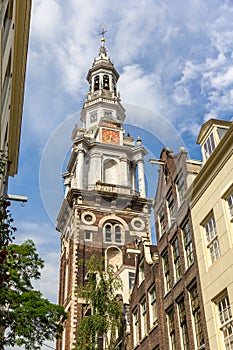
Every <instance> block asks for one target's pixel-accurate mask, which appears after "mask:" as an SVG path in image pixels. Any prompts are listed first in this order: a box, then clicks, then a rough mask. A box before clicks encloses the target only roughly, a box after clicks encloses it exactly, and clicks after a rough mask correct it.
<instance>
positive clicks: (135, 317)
mask: <svg viewBox="0 0 233 350" xmlns="http://www.w3.org/2000/svg"><path fill="white" fill-rule="evenodd" d="M138 342H139V324H138V308H137V307H136V308H135V309H134V311H133V344H134V346H136V345H137V343H138Z"/></svg>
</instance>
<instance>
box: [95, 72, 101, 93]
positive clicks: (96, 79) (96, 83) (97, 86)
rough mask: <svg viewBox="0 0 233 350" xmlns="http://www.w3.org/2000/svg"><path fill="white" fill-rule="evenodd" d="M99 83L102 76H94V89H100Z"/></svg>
mask: <svg viewBox="0 0 233 350" xmlns="http://www.w3.org/2000/svg"><path fill="white" fill-rule="evenodd" d="M99 85H100V77H99V75H97V76H96V77H95V78H94V91H97V90H99Z"/></svg>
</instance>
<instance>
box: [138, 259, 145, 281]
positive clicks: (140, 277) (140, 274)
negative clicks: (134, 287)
mask: <svg viewBox="0 0 233 350" xmlns="http://www.w3.org/2000/svg"><path fill="white" fill-rule="evenodd" d="M144 269H145V265H144V259H142V260H141V261H140V263H139V266H138V283H139V285H140V284H141V283H142V282H143V281H144V280H145V271H144Z"/></svg>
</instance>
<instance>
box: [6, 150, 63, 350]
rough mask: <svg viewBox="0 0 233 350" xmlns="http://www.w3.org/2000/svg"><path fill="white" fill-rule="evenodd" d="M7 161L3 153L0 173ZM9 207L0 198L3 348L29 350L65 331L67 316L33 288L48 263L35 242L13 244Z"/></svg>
mask: <svg viewBox="0 0 233 350" xmlns="http://www.w3.org/2000/svg"><path fill="white" fill-rule="evenodd" d="M4 164H6V162H5V160H4V158H3V154H2V153H1V157H0V175H2V174H3V173H4ZM9 206H10V202H9V201H6V200H5V199H4V198H0V349H1V350H2V349H4V347H5V346H8V345H11V346H14V345H19V346H20V345H24V346H25V349H26V350H29V349H30V350H36V349H40V347H41V346H42V343H43V342H44V341H45V340H53V339H54V338H55V337H57V336H59V335H60V334H61V332H62V329H63V328H62V322H63V321H64V320H65V319H66V317H67V316H66V313H65V311H64V309H63V307H61V306H58V305H55V304H52V303H51V302H49V300H47V299H45V298H43V296H42V294H41V293H40V292H39V291H36V290H34V289H33V285H32V281H33V280H36V279H39V278H40V276H41V273H40V270H41V268H42V267H43V266H44V262H43V260H42V259H41V258H40V257H39V255H38V254H37V252H36V247H35V244H34V243H33V241H31V240H28V241H26V242H25V243H23V244H21V245H17V244H13V243H12V242H13V241H14V238H15V237H14V234H15V232H16V228H15V227H13V226H12V225H13V221H14V220H13V218H12V216H11V213H10V210H9Z"/></svg>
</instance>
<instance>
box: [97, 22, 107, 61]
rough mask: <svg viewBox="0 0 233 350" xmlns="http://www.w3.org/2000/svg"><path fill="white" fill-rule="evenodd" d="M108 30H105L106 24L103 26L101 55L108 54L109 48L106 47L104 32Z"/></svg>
mask: <svg viewBox="0 0 233 350" xmlns="http://www.w3.org/2000/svg"><path fill="white" fill-rule="evenodd" d="M106 32H107V30H104V26H102V31H101V33H100V34H99V35H102V37H101V46H100V48H99V56H100V57H101V56H105V57H106V56H107V48H106V47H105V37H104V34H105V33H106Z"/></svg>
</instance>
